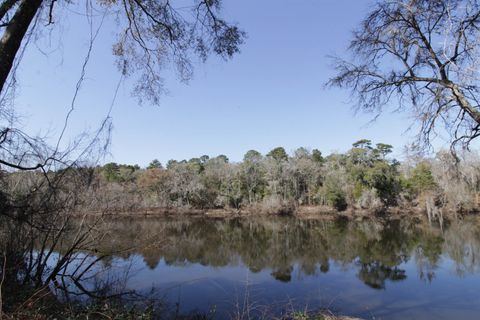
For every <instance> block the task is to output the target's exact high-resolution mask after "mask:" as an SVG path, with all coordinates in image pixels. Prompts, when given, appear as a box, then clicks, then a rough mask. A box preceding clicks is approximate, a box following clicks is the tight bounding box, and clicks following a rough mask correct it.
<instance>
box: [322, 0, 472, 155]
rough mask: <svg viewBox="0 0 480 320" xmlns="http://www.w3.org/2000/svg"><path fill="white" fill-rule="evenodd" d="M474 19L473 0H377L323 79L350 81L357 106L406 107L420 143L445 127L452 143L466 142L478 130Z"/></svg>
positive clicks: (373, 109) (334, 83)
mask: <svg viewBox="0 0 480 320" xmlns="http://www.w3.org/2000/svg"><path fill="white" fill-rule="evenodd" d="M479 27H480V3H479V1H477V0H465V1H460V0H388V1H378V2H377V4H376V5H375V7H374V9H373V11H371V12H370V14H369V15H368V16H367V17H366V19H365V20H364V21H363V22H362V24H361V26H360V27H359V29H358V30H356V31H355V32H354V33H353V39H352V41H351V43H350V46H349V50H350V52H351V53H352V56H353V57H352V58H351V59H350V60H348V59H342V58H335V59H334V65H335V68H336V71H337V74H336V76H335V77H333V78H332V79H330V81H329V85H332V86H338V87H342V88H347V89H350V90H351V93H352V96H353V97H354V98H355V100H356V101H357V102H358V105H357V106H358V109H359V110H362V111H367V112H373V113H375V114H377V115H378V114H380V113H381V112H382V111H384V109H386V108H387V107H389V105H390V106H393V107H394V108H395V110H408V111H410V112H411V113H412V114H413V116H414V119H415V123H416V124H417V123H419V124H420V129H419V142H421V143H422V144H424V145H429V143H430V139H431V138H432V137H434V136H435V135H436V134H438V133H442V132H443V131H444V130H446V131H447V132H448V134H449V137H450V142H451V145H452V148H454V147H455V146H456V145H461V146H463V147H468V145H469V143H470V142H471V141H472V140H473V139H475V138H477V137H478V136H479V135H480V105H479V99H480V88H479V86H478V81H479V73H478V65H479V62H480V46H479V44H480V43H479V42H480V29H479ZM393 102H395V103H393ZM439 128H442V129H441V130H440V131H439V130H438V129H439Z"/></svg>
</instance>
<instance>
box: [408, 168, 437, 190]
mask: <svg viewBox="0 0 480 320" xmlns="http://www.w3.org/2000/svg"><path fill="white" fill-rule="evenodd" d="M407 183H408V187H410V188H411V191H412V192H413V193H414V194H415V195H419V194H421V193H422V192H426V191H431V190H434V189H435V186H436V184H435V180H434V178H433V175H432V170H431V167H430V165H429V164H428V163H427V162H424V161H423V162H420V163H419V164H417V166H416V167H415V168H414V169H413V170H412V175H411V177H410V179H408V182H407Z"/></svg>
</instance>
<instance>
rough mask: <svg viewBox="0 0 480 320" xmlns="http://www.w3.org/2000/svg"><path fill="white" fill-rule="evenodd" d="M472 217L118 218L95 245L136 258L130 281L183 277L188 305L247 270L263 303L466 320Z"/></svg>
mask: <svg viewBox="0 0 480 320" xmlns="http://www.w3.org/2000/svg"><path fill="white" fill-rule="evenodd" d="M479 226H480V223H479V220H478V219H471V220H469V221H457V222H452V223H450V224H449V225H448V226H447V227H446V228H444V230H440V229H439V228H435V227H430V226H425V225H419V224H418V223H413V222H410V221H406V220H395V221H389V222H385V221H363V222H346V221H319V220H296V219H291V218H257V219H227V220H221V219H218V220H217V219H201V218H190V219H181V218H179V219H158V218H122V219H114V220H111V221H108V222H107V223H106V224H105V226H104V227H103V229H101V230H99V232H102V233H103V234H104V236H103V241H101V242H100V243H98V244H97V246H96V248H95V249H96V250H97V251H98V252H110V253H113V255H112V256H111V257H110V258H109V259H107V260H104V261H103V263H105V264H106V265H112V266H119V265H121V264H122V261H123V262H128V263H129V264H130V265H134V266H137V269H136V274H135V275H134V276H133V277H132V278H131V279H130V282H129V287H131V288H133V289H139V290H142V289H145V290H147V289H148V288H149V286H150V288H151V286H158V287H161V288H170V287H175V286H177V285H178V286H183V288H184V289H183V290H182V291H181V292H180V291H178V292H175V294H174V295H176V296H180V295H181V296H182V304H183V305H187V306H189V307H191V309H199V308H200V309H201V307H202V306H206V305H207V304H210V305H216V306H219V305H221V304H222V303H224V302H225V301H226V300H228V299H227V298H232V299H233V296H234V294H233V293H232V292H233V291H234V290H236V289H235V288H236V287H235V283H233V282H234V281H233V280H235V281H237V282H238V280H239V279H241V278H242V277H245V276H247V277H249V278H250V281H251V282H252V288H253V290H256V292H257V293H258V294H257V296H256V299H259V300H260V299H263V300H262V301H263V302H264V303H266V304H268V303H272V302H275V303H276V302H278V301H279V300H278V299H280V298H285V296H288V297H292V296H293V297H295V298H298V299H299V304H300V305H301V303H309V304H310V305H315V306H319V307H325V305H328V306H329V307H335V308H338V309H339V310H341V311H344V312H346V313H349V314H352V315H357V316H366V317H367V318H368V317H371V315H372V314H373V315H375V316H376V317H377V318H378V319H382V318H385V319H387V318H388V319H390V318H392V319H394V318H398V319H402V318H405V317H407V318H408V317H410V318H418V319H421V318H425V319H429V318H430V317H431V314H432V312H433V311H434V310H437V309H438V308H443V309H442V312H441V314H440V315H438V318H439V319H440V318H445V319H448V318H450V317H451V316H453V315H456V314H458V312H459V310H461V312H463V313H462V317H463V318H465V319H468V318H471V319H475V317H476V315H478V312H480V298H478V294H476V292H477V289H478V286H479V285H480V277H479V273H480V259H479V257H480V227H479ZM245 272H248V274H246V273H245ZM468 277H469V278H468ZM467 278H468V279H467ZM198 279H203V280H198ZM187 282H188V283H189V284H188V285H183V284H185V283H187ZM252 288H250V290H252ZM282 294H283V296H281V295H282ZM300 298H301V299H300ZM289 303H291V302H289ZM230 306H231V305H230ZM447 306H448V307H449V309H447ZM225 309H228V306H226V307H225Z"/></svg>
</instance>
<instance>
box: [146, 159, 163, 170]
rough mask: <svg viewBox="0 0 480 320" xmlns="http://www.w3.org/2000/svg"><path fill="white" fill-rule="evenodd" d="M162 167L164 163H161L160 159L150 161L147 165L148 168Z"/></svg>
mask: <svg viewBox="0 0 480 320" xmlns="http://www.w3.org/2000/svg"><path fill="white" fill-rule="evenodd" d="M161 168H162V164H161V163H160V161H158V159H154V160H152V162H150V163H149V165H148V167H147V169H161Z"/></svg>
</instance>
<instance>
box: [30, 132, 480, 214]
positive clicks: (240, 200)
mask: <svg viewBox="0 0 480 320" xmlns="http://www.w3.org/2000/svg"><path fill="white" fill-rule="evenodd" d="M391 153H392V146H391V145H388V144H383V143H377V144H375V145H373V144H372V142H371V141H370V140H365V139H364V140H360V141H357V142H355V143H354V144H353V145H352V148H351V149H350V150H348V151H347V152H346V153H332V154H330V155H328V156H324V155H322V153H321V152H320V151H319V150H317V149H314V150H311V151H310V150H309V149H306V148H298V149H297V150H295V151H294V152H293V154H291V155H289V154H287V152H286V151H285V149H284V148H282V147H278V148H275V149H273V150H271V151H270V152H268V153H267V154H266V155H262V154H261V153H260V152H258V151H255V150H250V151H248V152H246V153H245V155H244V158H243V161H241V162H230V161H229V159H228V158H227V157H226V156H225V155H219V156H216V157H209V156H207V155H204V156H201V157H199V158H192V159H190V160H182V161H177V160H170V161H169V162H168V163H166V164H165V166H163V165H162V164H161V163H160V162H159V161H158V160H153V161H152V162H151V163H150V164H149V166H148V167H147V168H144V169H142V168H140V167H139V166H138V165H126V164H117V163H108V164H105V165H104V166H99V167H95V168H87V169H85V168H83V170H89V172H90V176H91V179H92V180H93V187H92V188H89V189H88V191H87V192H84V193H83V194H82V195H81V197H82V206H81V207H82V211H83V210H93V211H96V210H112V211H116V210H117V211H129V210H135V209H148V208H172V209H174V208H183V209H220V208H222V209H244V210H251V211H252V212H253V211H255V212H258V213H270V214H278V213H285V214H289V213H294V212H295V210H296V209H297V208H298V207H301V206H324V207H325V208H327V209H328V208H330V209H332V210H337V211H343V210H346V209H352V210H362V209H365V210H370V211H372V212H380V211H385V210H388V209H389V208H392V207H398V208H401V209H402V208H403V209H412V208H417V209H422V210H427V211H428V213H429V215H430V214H431V213H432V214H435V212H436V210H449V211H454V212H471V211H475V210H476V208H477V198H478V196H477V194H478V192H479V189H480V188H479V187H480V184H479V182H480V157H479V156H478V154H476V153H465V154H463V155H462V156H461V157H460V158H461V159H455V156H454V155H452V154H451V153H450V152H449V151H440V152H438V153H437V154H436V155H435V156H434V157H429V158H426V157H421V156H415V155H411V156H408V155H407V156H406V157H405V159H404V160H403V161H402V162H399V161H397V160H395V159H393V158H391V157H390V155H391ZM24 174H28V173H24Z"/></svg>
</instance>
